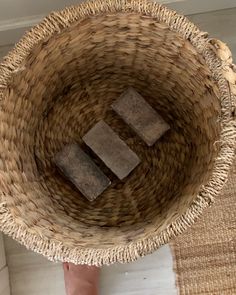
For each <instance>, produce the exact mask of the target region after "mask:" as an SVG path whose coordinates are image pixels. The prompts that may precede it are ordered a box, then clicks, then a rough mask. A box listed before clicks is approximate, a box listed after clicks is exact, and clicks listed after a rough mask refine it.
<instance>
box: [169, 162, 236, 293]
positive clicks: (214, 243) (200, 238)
mask: <svg viewBox="0 0 236 295" xmlns="http://www.w3.org/2000/svg"><path fill="white" fill-rule="evenodd" d="M171 247H172V250H173V255H174V258H175V271H176V278H177V279H176V281H177V287H178V289H179V294H180V295H195V294H204V295H205V294H210V295H236V161H235V163H234V167H233V169H232V171H231V175H230V178H229V181H228V184H227V185H226V187H225V189H224V191H223V192H222V194H221V195H220V196H219V197H218V198H217V200H216V202H215V204H214V205H213V206H212V207H211V208H210V209H208V211H207V212H206V214H205V216H204V217H203V218H202V219H201V220H199V221H198V222H197V223H196V224H195V225H194V226H193V227H192V228H191V229H190V230H189V231H187V232H186V233H185V234H183V235H181V236H180V237H178V238H177V239H175V240H174V241H173V242H172V243H171Z"/></svg>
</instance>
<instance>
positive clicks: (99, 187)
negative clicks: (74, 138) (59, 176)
mask: <svg viewBox="0 0 236 295" xmlns="http://www.w3.org/2000/svg"><path fill="white" fill-rule="evenodd" d="M55 163H56V165H57V166H58V168H59V169H60V170H61V171H62V173H63V174H64V175H65V176H66V177H67V178H68V179H69V180H70V181H71V182H72V183H73V184H74V185H75V186H76V187H77V188H78V189H79V191H80V192H81V193H82V194H83V195H84V196H85V197H86V198H87V199H88V200H89V201H93V200H95V199H96V198H97V197H98V196H99V195H100V194H101V193H102V192H103V191H104V190H105V189H106V188H107V187H108V186H109V185H110V183H111V182H110V180H109V178H107V176H106V175H105V174H104V173H103V172H102V171H101V170H100V169H99V168H98V167H97V166H96V164H95V163H94V162H93V161H92V160H91V159H90V157H89V156H88V155H87V154H86V153H85V152H84V151H82V150H81V148H80V147H79V146H78V145H77V144H70V145H66V146H65V147H64V148H63V150H62V151H61V152H59V153H58V154H57V155H56V156H55Z"/></svg>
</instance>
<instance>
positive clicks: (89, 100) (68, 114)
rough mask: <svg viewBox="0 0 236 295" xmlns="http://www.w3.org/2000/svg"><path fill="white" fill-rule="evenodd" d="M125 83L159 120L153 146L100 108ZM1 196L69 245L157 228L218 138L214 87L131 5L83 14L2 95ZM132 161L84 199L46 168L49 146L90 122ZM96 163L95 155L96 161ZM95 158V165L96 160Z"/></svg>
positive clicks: (169, 34) (132, 237)
mask: <svg viewBox="0 0 236 295" xmlns="http://www.w3.org/2000/svg"><path fill="white" fill-rule="evenodd" d="M129 86H132V87H134V88H135V89H136V90H137V91H138V92H139V93H140V94H141V95H142V96H143V97H144V98H145V99H146V101H147V102H148V103H149V104H150V105H151V106H152V107H153V108H154V109H156V110H157V112H158V113H160V114H161V115H162V116H163V118H165V120H166V121H167V123H169V124H170V126H171V130H170V131H169V132H167V133H166V134H165V136H163V137H162V138H161V139H160V140H159V141H158V142H156V144H155V145H154V146H152V147H147V146H146V144H145V143H144V142H143V141H142V140H141V139H140V138H139V137H138V136H137V135H136V134H135V133H134V132H133V131H132V130H131V129H130V128H129V127H127V125H126V124H125V123H124V122H123V121H122V120H121V119H120V118H119V117H118V116H117V115H116V114H115V113H114V112H113V111H112V110H111V104H112V103H113V102H114V101H115V100H116V99H117V98H118V97H119V95H120V94H121V93H122V92H123V91H124V90H126V89H127V87H129ZM2 103H3V104H2V105H3V107H2V110H3V111H4V114H3V122H4V126H5V127H6V135H5V137H6V147H7V152H6V154H5V155H4V156H5V165H6V167H7V169H8V171H10V172H11V180H9V183H8V195H6V197H5V198H6V202H7V204H8V207H9V208H10V210H11V212H12V214H13V216H14V217H15V219H16V221H17V222H18V223H19V224H21V225H24V226H27V227H28V228H29V230H30V231H31V232H33V233H36V234H39V235H44V236H46V237H48V238H49V239H50V238H53V239H56V240H58V241H63V242H64V243H65V244H68V245H70V246H77V245H79V246H84V247H99V248H101V247H103V248H106V247H110V246H113V245H116V246H117V245H122V244H127V243H129V242H132V241H136V240H138V239H140V238H143V237H147V236H150V235H153V234H155V235H158V234H159V233H160V232H161V231H162V230H163V229H164V228H166V227H167V226H168V225H170V224H171V222H172V221H174V220H175V219H176V218H177V217H178V216H180V215H181V214H182V213H183V212H185V211H186V210H187V208H188V207H189V205H190V203H191V202H192V201H193V199H194V198H195V197H196V195H197V193H198V192H199V190H200V188H201V186H202V185H204V183H206V182H207V180H208V179H209V176H210V173H211V171H212V166H213V163H214V158H215V156H216V153H217V151H216V149H215V145H214V143H215V142H216V141H217V139H218V138H219V133H220V123H219V121H218V118H219V115H220V103H219V93H218V88H217V85H216V83H215V82H214V80H213V78H212V77H211V73H210V71H209V69H208V67H207V66H206V64H205V61H204V59H203V58H202V56H201V55H199V54H198V53H197V52H196V50H195V49H194V47H193V46H192V45H191V44H190V42H189V41H187V40H184V39H183V38H182V37H181V36H180V35H179V34H177V33H175V32H173V31H171V30H170V29H169V28H168V27H167V26H166V25H165V24H161V23H158V22H156V20H154V19H153V18H151V17H146V16H145V17H144V16H141V15H138V14H135V13H132V14H131V13H130V14H128V13H126V14H104V15H100V16H96V17H91V18H88V19H86V20H83V21H81V22H80V23H77V24H76V25H75V26H73V27H71V28H68V29H66V30H64V31H63V32H61V33H59V34H56V35H54V36H53V37H50V38H49V39H48V40H45V41H43V42H41V43H40V44H38V45H37V46H35V47H34V49H33V50H32V52H31V53H30V55H29V56H28V57H27V59H26V60H25V62H24V64H23V65H22V70H21V71H20V72H18V73H15V75H14V77H13V78H12V80H11V82H10V84H9V87H8V89H7V90H6V95H5V98H4V101H3V102H2ZM101 119H103V120H104V121H105V122H107V123H108V124H109V125H110V126H111V127H112V128H113V129H114V130H115V131H116V132H117V134H119V136H120V137H121V138H122V139H123V140H124V141H125V142H126V143H127V144H128V145H129V146H130V148H131V149H132V150H133V151H135V152H136V154H137V155H138V156H139V157H140V159H141V164H140V165H139V166H138V167H137V168H136V169H135V170H134V171H133V172H132V173H131V175H130V176H128V177H127V178H126V179H125V180H123V181H120V180H118V179H117V178H116V177H114V176H113V175H112V174H111V172H110V171H109V170H108V169H106V168H105V167H102V169H103V171H105V172H106V174H107V175H108V176H109V177H110V178H111V179H112V185H111V186H110V187H109V188H108V189H107V190H106V191H105V192H104V193H103V194H102V195H101V196H100V197H99V198H98V199H97V200H96V201H95V202H93V203H89V202H88V201H87V200H86V199H85V198H84V197H83V196H82V195H81V194H80V193H79V192H78V191H77V190H75V189H74V187H73V186H72V185H71V184H70V183H69V182H67V181H66V180H65V179H64V178H63V177H62V176H60V174H59V173H58V172H57V169H56V167H55V165H54V164H53V158H54V156H55V154H56V153H57V152H58V151H60V150H61V149H62V147H63V146H64V145H65V144H67V143H71V142H78V143H79V144H80V145H81V146H82V147H83V149H84V150H85V151H86V152H88V153H89V154H90V155H91V156H92V157H94V156H93V155H92V154H91V153H90V151H89V150H88V149H87V148H86V146H84V144H83V143H82V137H83V135H84V134H85V133H86V132H87V131H88V130H89V129H91V127H93V126H94V125H95V124H96V123H97V122H98V121H99V120H101ZM95 161H97V159H95ZM97 163H98V165H100V162H97Z"/></svg>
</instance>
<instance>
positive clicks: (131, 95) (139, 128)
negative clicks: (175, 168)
mask: <svg viewBox="0 0 236 295" xmlns="http://www.w3.org/2000/svg"><path fill="white" fill-rule="evenodd" d="M112 109H113V110H114V111H115V112H116V113H117V114H118V115H119V116H120V117H121V118H122V119H123V120H124V121H125V122H126V123H127V124H128V125H129V126H130V127H131V128H132V129H133V130H134V131H135V132H136V133H137V134H138V135H139V136H140V137H141V138H142V139H143V140H144V141H145V142H146V144H147V145H148V146H152V145H153V144H154V143H155V142H156V141H157V140H158V139H159V138H160V137H161V136H162V135H163V134H164V133H165V132H166V131H167V130H169V129H170V126H169V125H168V124H167V123H166V122H165V121H164V120H163V118H162V117H161V116H160V115H159V114H158V113H157V112H156V111H155V110H154V109H153V108H152V107H151V106H150V105H149V104H148V103H147V102H146V101H145V100H144V98H143V97H142V96H141V95H140V94H139V93H137V92H136V91H135V90H134V89H133V88H131V87H130V88H129V89H128V90H127V91H126V92H124V93H123V94H122V95H121V96H120V97H119V98H118V100H117V101H115V103H113V104H112Z"/></svg>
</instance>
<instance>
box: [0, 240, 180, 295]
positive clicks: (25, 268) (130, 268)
mask: <svg viewBox="0 0 236 295" xmlns="http://www.w3.org/2000/svg"><path fill="white" fill-rule="evenodd" d="M5 247H6V256H7V262H8V267H9V274H10V281H11V291H12V293H11V294H12V295H43V294H45V295H65V291H64V281H63V273H62V267H61V264H60V263H58V264H55V263H51V262H49V261H47V260H46V259H45V258H43V257H42V256H40V255H37V254H35V253H32V252H30V251H28V250H26V249H25V248H24V247H22V246H20V245H19V244H17V243H16V242H15V241H13V240H12V239H10V238H7V237H5ZM0 294H1V293H0ZM121 294H122V295H157V294H158V295H176V294H177V291H176V288H175V276H174V273H173V271H172V257H171V253H170V249H169V246H165V247H162V248H161V249H160V250H159V251H157V252H156V253H154V254H153V255H149V256H147V257H145V258H143V259H141V260H139V261H137V262H134V263H130V264H126V265H113V266H110V267H104V268H103V269H102V278H101V295H121Z"/></svg>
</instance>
